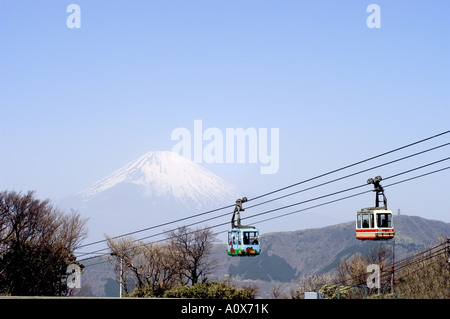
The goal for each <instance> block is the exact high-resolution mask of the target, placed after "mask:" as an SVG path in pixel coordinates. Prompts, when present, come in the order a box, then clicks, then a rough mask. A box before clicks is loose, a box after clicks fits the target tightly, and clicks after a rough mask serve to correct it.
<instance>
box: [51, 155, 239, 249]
mask: <svg viewBox="0 0 450 319" xmlns="http://www.w3.org/2000/svg"><path fill="white" fill-rule="evenodd" d="M242 196H243V194H242V193H240V192H239V190H238V188H237V187H235V186H234V185H232V184H230V183H228V182H226V181H225V180H223V179H222V178H220V177H218V176H216V175H215V174H213V173H212V172H211V171H209V170H207V169H205V168H204V167H202V166H200V165H199V164H196V163H194V162H192V161H190V160H188V159H186V158H184V157H182V156H180V155H179V154H177V153H174V152H168V151H158V152H148V153H147V154H145V155H143V156H141V157H140V158H138V159H137V160H135V161H133V162H131V163H129V164H127V165H125V166H124V167H122V168H120V169H118V170H117V171H115V172H113V173H112V174H110V175H108V176H106V177H105V178H103V179H102V180H99V181H98V182H96V183H94V184H93V185H91V186H89V187H87V188H86V189H84V190H82V191H80V192H78V193H77V194H75V195H74V196H71V197H69V198H66V199H64V200H63V201H61V202H60V203H59V204H60V205H61V206H63V207H64V208H67V209H69V208H73V209H75V210H77V211H78V212H79V213H80V214H81V215H82V216H83V217H88V218H89V220H88V228H89V233H90V236H89V240H101V239H104V233H107V234H108V235H110V236H115V235H119V234H124V233H127V232H131V231H135V230H139V229H142V228H146V227H151V226H155V225H158V224H162V223H166V222H170V221H173V220H177V219H180V218H184V217H188V216H191V215H194V214H198V213H201V212H204V211H207V210H209V209H214V208H217V207H223V206H228V205H232V204H234V202H235V200H236V199H237V198H240V197H242ZM228 219H229V218H227V220H228ZM170 227H172V228H173V227H175V226H174V225H171V226H170ZM162 230H163V229H161V231H162ZM89 240H88V241H89Z"/></svg>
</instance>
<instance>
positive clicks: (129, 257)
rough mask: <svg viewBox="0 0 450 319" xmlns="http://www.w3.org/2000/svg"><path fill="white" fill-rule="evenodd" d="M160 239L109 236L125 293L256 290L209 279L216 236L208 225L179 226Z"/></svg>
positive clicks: (210, 294)
mask: <svg viewBox="0 0 450 319" xmlns="http://www.w3.org/2000/svg"><path fill="white" fill-rule="evenodd" d="M166 237H167V238H166V239H167V240H166V241H165V242H160V243H152V242H148V243H145V242H142V241H138V240H135V239H134V238H133V237H124V238H117V239H112V238H110V237H107V243H108V247H109V249H110V251H111V256H112V259H113V262H114V265H115V272H116V274H117V281H118V282H120V283H121V284H122V285H123V290H124V295H126V296H132V297H171V298H239V299H251V298H254V297H255V294H256V290H255V289H254V288H252V287H246V288H243V289H238V288H235V287H233V286H232V285H230V284H228V283H224V282H209V280H208V276H209V275H210V274H211V273H212V271H213V270H214V269H215V267H216V266H217V261H216V260H214V259H213V258H212V257H211V252H212V248H213V244H214V242H215V241H216V236H215V235H214V234H213V233H212V231H211V230H210V229H209V228H197V229H190V228H188V227H186V226H182V227H179V228H177V229H175V230H172V231H170V232H168V233H167V234H166Z"/></svg>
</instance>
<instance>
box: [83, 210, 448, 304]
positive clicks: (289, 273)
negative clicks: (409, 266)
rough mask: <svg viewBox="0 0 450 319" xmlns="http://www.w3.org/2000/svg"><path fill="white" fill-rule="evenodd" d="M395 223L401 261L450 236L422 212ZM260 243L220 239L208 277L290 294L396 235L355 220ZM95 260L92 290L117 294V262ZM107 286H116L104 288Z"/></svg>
mask: <svg viewBox="0 0 450 319" xmlns="http://www.w3.org/2000/svg"><path fill="white" fill-rule="evenodd" d="M394 227H395V229H396V237H395V258H396V260H400V259H402V258H404V257H406V256H409V255H412V254H414V253H415V252H417V251H419V250H422V249H425V248H427V247H429V246H431V245H433V244H435V243H436V241H437V239H438V237H439V236H446V237H450V223H445V222H442V221H437V220H429V219H425V218H423V217H419V216H408V215H400V216H394ZM425 233H426V234H425ZM260 242H261V250H262V253H261V255H260V256H257V257H229V256H228V255H227V254H226V244H224V243H223V244H217V245H216V246H215V249H214V251H213V253H212V256H211V258H213V259H214V260H216V261H217V268H216V269H215V270H214V272H213V273H212V274H211V275H210V276H209V277H208V279H210V280H231V281H232V282H234V283H235V284H236V285H237V286H245V285H255V286H257V287H258V289H259V297H262V298H271V297H272V291H273V289H274V288H277V289H278V288H279V287H283V289H284V290H285V293H287V294H289V292H290V290H291V289H294V288H295V285H296V282H297V280H298V278H299V277H301V276H304V275H312V274H320V273H326V272H329V271H334V270H335V269H336V266H337V265H338V264H339V262H340V260H341V259H348V258H351V256H352V255H354V254H355V253H360V254H362V255H365V254H368V253H369V251H370V250H371V249H373V248H376V247H377V246H378V245H389V247H388V248H389V249H390V247H391V246H392V244H393V241H392V240H390V241H381V242H372V241H360V240H357V239H356V238H355V224H354V221H350V222H345V223H340V224H336V225H331V226H325V227H320V228H311V229H302V230H296V231H286V232H272V233H266V234H261V236H260ZM97 258H101V257H97ZM81 262H82V263H84V262H83V261H81ZM96 263H97V264H98V259H95V258H93V259H89V260H86V266H87V267H86V268H85V270H84V271H85V276H86V281H88V282H89V281H90V283H89V284H90V285H92V287H95V288H91V291H94V290H95V291H96V293H97V295H96V296H104V295H107V294H109V293H111V294H113V295H114V294H116V292H117V291H118V284H117V283H114V282H113V281H114V278H115V274H114V272H113V266H112V265H111V264H109V263H107V264H108V267H109V268H108V267H106V266H105V264H102V265H103V266H98V267H103V268H102V269H101V270H96V269H95V267H97V266H95V264H96ZM90 264H93V265H94V266H92V267H91V266H89V265H90ZM107 274H109V275H107ZM106 285H107V287H114V288H113V289H112V290H109V288H108V290H107V291H105V287H106ZM110 296H112V295H110Z"/></svg>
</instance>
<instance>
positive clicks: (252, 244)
mask: <svg viewBox="0 0 450 319" xmlns="http://www.w3.org/2000/svg"><path fill="white" fill-rule="evenodd" d="M246 201H247V198H246V197H243V198H242V199H238V200H236V206H235V208H234V211H233V217H232V218H231V229H230V230H228V244H227V254H228V255H229V256H257V255H259V254H260V253H261V248H260V245H259V230H258V229H257V228H256V227H254V226H245V225H241V215H240V212H241V211H244V210H245V209H243V208H242V203H245V202H246ZM236 214H237V224H235V222H234V218H235V215H236Z"/></svg>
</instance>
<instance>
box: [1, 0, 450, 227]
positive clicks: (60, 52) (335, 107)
mask: <svg viewBox="0 0 450 319" xmlns="http://www.w3.org/2000/svg"><path fill="white" fill-rule="evenodd" d="M72 3H75V4H78V5H79V7H80V8H81V28H79V29H76V28H74V29H70V28H68V27H67V25H66V19H67V17H68V16H69V15H70V13H67V12H66V8H67V6H69V5H70V4H72ZM372 3H375V4H378V5H379V7H380V9H381V28H374V29H370V28H368V27H367V24H366V19H367V17H368V16H369V14H370V13H367V12H366V8H367V6H368V5H370V4H372ZM448 12H450V3H449V2H448V1H424V0H421V1H378V0H373V1H344V0H339V1H324V0H319V1H301V0H296V1H293V0H292V1H290V0H283V1H275V0H273V1H272V0H270V1H269V0H239V1H237V0H232V1H223V0H213V1H211V0H208V1H200V0H195V1H194V0H177V1H175V0H167V1H155V0H151V1H114V2H111V1H91V0H90V1H81V0H72V1H60V0H58V1H33V2H30V1H20V0H19V1H9V0H8V1H5V0H2V1H1V2H0V48H1V49H0V111H1V126H0V189H15V190H20V191H23V192H26V191H28V190H36V192H37V193H36V194H37V196H38V197H42V198H50V199H53V200H56V199H58V198H61V197H65V196H68V195H71V194H73V193H75V192H77V191H80V190H82V189H84V188H86V187H87V186H89V185H91V184H92V183H94V182H96V181H97V180H99V179H101V178H103V177H104V176H106V175H107V174H109V173H111V172H113V171H115V170H116V169H118V168H120V167H122V166H123V165H125V164H126V163H128V162H130V161H132V160H134V159H136V158H137V157H139V156H141V155H143V154H145V153H146V152H148V151H151V150H154V151H157V150H171V148H172V147H173V145H174V144H175V142H174V141H172V140H171V138H170V137H171V132H172V131H173V130H174V129H176V128H178V127H185V128H187V129H189V130H193V126H194V120H202V124H203V127H204V128H208V127H213V128H218V129H220V130H223V132H225V129H226V128H237V127H242V128H250V127H252V128H257V129H258V128H278V129H279V132H280V140H279V142H280V145H279V149H280V151H279V157H280V164H279V170H278V172H277V173H276V174H272V175H261V174H260V173H259V168H260V165H259V164H214V163H213V164H206V165H205V167H207V168H209V169H211V170H212V171H213V172H214V173H216V174H217V175H219V176H221V177H223V178H225V179H226V180H227V181H229V182H231V183H233V184H236V185H238V186H239V187H241V188H242V189H245V190H248V192H249V193H251V194H261V193H265V192H267V191H271V190H273V189H276V188H278V187H283V186H286V185H289V184H292V183H295V182H298V181H300V180H303V179H306V178H309V177H312V176H315V175H317V174H321V173H324V172H326V171H330V170H333V169H335V168H338V167H341V166H344V165H346V164H350V163H353V162H355V161H358V160H361V159H365V158H367V157H370V156H373V155H376V154H379V153H382V152H384V151H388V150H390V149H394V148H396V147H399V146H402V145H405V144H408V143H411V142H414V141H416V140H419V139H421V138H425V137H428V136H431V135H434V134H437V133H440V132H442V131H446V130H448V128H449V124H448V123H449V119H450V116H449V115H450V95H449V92H450V63H449V56H450V20H449V19H448ZM448 140H449V139H448V137H443V138H441V139H440V140H437V141H435V144H434V145H437V144H439V143H444V142H447V141H448ZM428 145H430V146H431V145H432V143H430V144H428ZM423 148H425V146H423ZM420 149H421V148H420V147H418V148H417V150H420ZM412 151H413V150H411V152H412ZM439 152H440V153H439ZM405 154H406V153H405ZM447 154H449V152H448V149H445V148H444V149H442V150H440V151H438V153H433V154H432V155H431V154H429V155H426V156H425V157H422V158H420V160H419V159H414V160H411V162H409V163H408V164H407V165H406V164H404V165H403V164H402V165H399V166H397V167H392V169H391V171H389V170H387V169H386V170H380V171H376V172H373V174H372V173H369V174H371V175H375V174H381V175H383V174H384V175H385V176H389V175H390V174H393V173H396V172H400V171H402V170H403V169H407V168H413V167H417V166H419V165H422V164H425V163H428V162H431V161H434V160H438V159H441V158H443V157H445V156H446V155H447ZM392 158H394V157H392ZM379 162H382V160H380V161H379ZM445 165H446V163H444V164H443V165H442V166H445ZM447 165H448V163H447ZM448 172H449V171H445V172H443V173H440V174H436V175H433V176H431V177H426V178H424V179H423V180H421V181H420V183H419V182H417V183H416V182H412V183H408V184H404V186H401V187H400V186H397V187H395V188H392V191H390V192H392V193H394V191H395V194H392V195H391V196H392V197H393V198H392V201H390V202H391V203H393V205H394V206H393V207H391V208H392V209H395V210H396V209H397V208H401V209H402V212H404V213H405V214H408V213H409V214H411V215H419V216H422V217H425V218H432V219H440V220H444V221H446V222H450V217H449V216H450V214H449V210H448V207H449V206H450V205H449V204H450V203H449V200H448V196H446V191H445V189H446V188H447V185H446V180H447V179H448V177H449V173H448ZM369 177H373V176H366V175H362V176H359V177H358V178H357V179H354V180H353V181H348V182H347V184H343V185H342V186H338V185H336V186H334V187H335V188H330V191H333V190H339V189H342V188H345V187H347V186H354V185H357V184H358V183H359V182H361V183H364V182H365V180H366V179H367V178H369ZM419 185H420V186H421V190H420V195H419V196H420V197H421V198H423V200H422V199H421V200H420V203H417V196H418V195H417V191H416V190H417V187H418V186H419ZM324 192H325V191H324ZM249 197H250V196H249ZM412 197H413V198H412ZM367 201H370V203H372V201H373V198H372V196H370V197H364V198H360V199H355V200H353V201H349V202H346V203H345V204H340V205H336V206H335V207H333V208H332V207H330V208H329V209H328V210H335V211H337V213H336V214H337V215H339V218H342V219H343V220H350V219H352V218H353V214H354V211H355V210H356V209H358V208H359V207H360V206H361V205H364V202H367Z"/></svg>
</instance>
